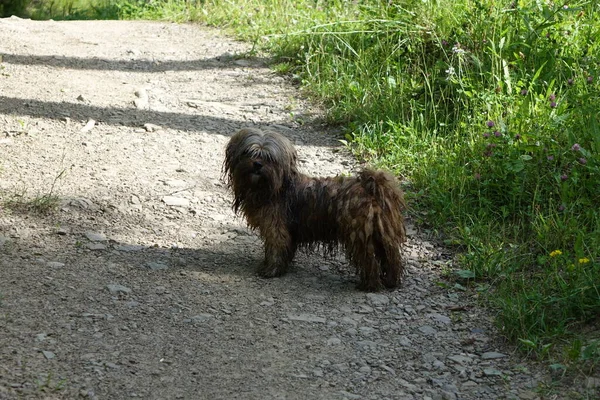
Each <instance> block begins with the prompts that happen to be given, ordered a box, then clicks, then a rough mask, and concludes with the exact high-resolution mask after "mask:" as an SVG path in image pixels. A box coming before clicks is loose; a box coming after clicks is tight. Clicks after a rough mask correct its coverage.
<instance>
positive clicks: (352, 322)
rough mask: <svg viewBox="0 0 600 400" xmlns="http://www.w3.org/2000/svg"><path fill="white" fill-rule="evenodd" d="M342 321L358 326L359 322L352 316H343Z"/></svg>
mask: <svg viewBox="0 0 600 400" xmlns="http://www.w3.org/2000/svg"><path fill="white" fill-rule="evenodd" d="M342 323H343V324H347V325H352V326H356V325H358V322H356V320H354V319H352V318H350V317H344V318H342Z"/></svg>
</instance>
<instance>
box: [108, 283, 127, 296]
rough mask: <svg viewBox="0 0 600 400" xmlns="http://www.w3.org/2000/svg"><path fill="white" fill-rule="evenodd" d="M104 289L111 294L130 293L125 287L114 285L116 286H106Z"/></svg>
mask: <svg viewBox="0 0 600 400" xmlns="http://www.w3.org/2000/svg"><path fill="white" fill-rule="evenodd" d="M106 288H107V289H108V291H109V292H110V293H111V294H119V293H127V294H129V293H131V289H129V288H128V287H127V286H123V285H116V284H110V285H106Z"/></svg>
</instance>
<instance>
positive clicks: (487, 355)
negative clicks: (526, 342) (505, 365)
mask: <svg viewBox="0 0 600 400" xmlns="http://www.w3.org/2000/svg"><path fill="white" fill-rule="evenodd" d="M504 357H507V356H506V354H502V353H496V352H494V351H490V352H487V353H483V354H482V355H481V358H482V359H484V360H495V359H497V358H504Z"/></svg>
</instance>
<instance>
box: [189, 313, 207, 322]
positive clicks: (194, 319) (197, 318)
mask: <svg viewBox="0 0 600 400" xmlns="http://www.w3.org/2000/svg"><path fill="white" fill-rule="evenodd" d="M211 318H213V315H212V314H198V315H194V316H193V317H191V318H189V319H186V320H184V322H191V323H198V322H206V321H208V320H209V319H211Z"/></svg>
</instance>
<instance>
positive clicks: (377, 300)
mask: <svg viewBox="0 0 600 400" xmlns="http://www.w3.org/2000/svg"><path fill="white" fill-rule="evenodd" d="M367 300H368V301H369V303H371V304H372V305H374V306H385V305H387V304H388V303H389V302H390V299H389V297H387V296H386V295H384V294H377V293H367Z"/></svg>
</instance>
